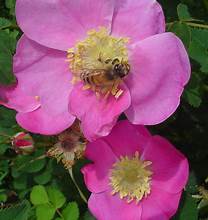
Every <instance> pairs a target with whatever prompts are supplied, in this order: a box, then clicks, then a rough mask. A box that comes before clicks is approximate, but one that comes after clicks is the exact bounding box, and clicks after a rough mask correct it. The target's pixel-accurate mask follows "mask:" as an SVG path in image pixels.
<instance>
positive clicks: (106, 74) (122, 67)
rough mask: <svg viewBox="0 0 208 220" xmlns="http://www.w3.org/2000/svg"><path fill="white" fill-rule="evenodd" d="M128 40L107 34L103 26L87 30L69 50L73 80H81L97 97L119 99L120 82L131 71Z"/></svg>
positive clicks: (120, 91) (120, 92)
mask: <svg viewBox="0 0 208 220" xmlns="http://www.w3.org/2000/svg"><path fill="white" fill-rule="evenodd" d="M127 42H128V39H127V38H116V37H113V36H111V35H109V34H108V32H107V29H106V28H100V29H99V31H95V30H90V31H89V32H87V37H86V39H84V40H83V41H80V42H78V43H77V44H76V45H75V47H74V48H71V49H69V50H68V55H67V58H68V61H69V64H70V65H69V67H70V70H71V72H72V74H73V79H72V83H76V82H78V81H83V83H84V87H83V89H91V90H93V91H95V93H96V95H97V96H98V97H100V96H103V97H105V98H107V97H108V96H109V95H113V96H114V97H115V98H119V97H120V96H121V94H122V93H123V91H122V89H120V88H119V85H120V84H121V82H122V79H123V78H124V77H125V76H127V75H128V73H129V70H130V66H129V64H128V53H127V47H126V44H127Z"/></svg>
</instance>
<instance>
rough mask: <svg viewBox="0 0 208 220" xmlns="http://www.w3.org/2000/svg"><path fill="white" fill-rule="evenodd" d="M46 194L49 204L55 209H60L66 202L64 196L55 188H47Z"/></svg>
mask: <svg viewBox="0 0 208 220" xmlns="http://www.w3.org/2000/svg"><path fill="white" fill-rule="evenodd" d="M47 192H48V197H49V200H50V202H51V203H52V204H53V205H54V206H55V208H56V209H58V208H61V207H62V206H63V205H64V203H65V202H66V198H65V196H64V195H63V193H62V192H61V191H60V190H58V189H57V188H54V187H48V188H47Z"/></svg>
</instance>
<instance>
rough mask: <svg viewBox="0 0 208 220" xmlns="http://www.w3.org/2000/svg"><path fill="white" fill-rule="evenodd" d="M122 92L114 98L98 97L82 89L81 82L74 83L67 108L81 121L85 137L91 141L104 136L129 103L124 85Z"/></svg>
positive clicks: (128, 96) (127, 92)
mask: <svg viewBox="0 0 208 220" xmlns="http://www.w3.org/2000/svg"><path fill="white" fill-rule="evenodd" d="M122 89H123V90H124V92H123V94H122V95H121V96H120V97H119V98H118V99H115V97H113V96H109V97H108V99H104V98H100V99H99V98H98V97H96V95H95V92H93V91H92V90H83V84H81V83H80V84H76V85H75V86H74V89H73V90H72V92H71V95H70V103H69V109H70V112H71V113H72V114H74V115H75V116H77V118H79V119H80V120H81V122H82V124H81V127H82V130H83V133H84V135H85V137H86V138H87V139H88V140H90V141H92V140H95V139H96V138H98V137H101V136H106V135H108V134H109V133H110V131H111V129H112V127H113V126H114V125H115V123H116V121H117V119H118V116H119V115H120V114H121V113H122V112H123V111H125V110H126V109H127V108H128V107H129V105H130V101H131V100H130V95H129V91H128V89H127V88H126V87H125V85H123V86H122Z"/></svg>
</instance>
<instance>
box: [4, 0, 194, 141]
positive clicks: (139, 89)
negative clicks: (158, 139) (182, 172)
mask: <svg viewBox="0 0 208 220" xmlns="http://www.w3.org/2000/svg"><path fill="white" fill-rule="evenodd" d="M16 16H17V22H18V24H19V26H20V28H21V29H22V31H23V32H24V34H23V36H22V38H21V39H20V41H19V43H18V46H17V51H16V55H15V56H14V73H15V76H16V78H17V84H16V85H14V86H13V87H9V88H1V89H0V93H1V94H0V103H2V104H4V105H6V106H7V107H9V108H13V109H16V110H17V112H18V113H17V117H16V118H17V122H18V123H19V124H20V125H21V126H22V127H23V128H25V129H27V130H29V131H31V132H34V133H41V134H46V135H51V134H57V133H59V132H61V131H63V130H65V129H66V128H68V127H69V126H71V125H72V123H73V121H74V120H75V117H77V118H78V119H80V120H81V122H82V124H81V126H82V130H83V132H84V135H85V136H86V137H87V138H88V139H89V140H90V141H91V140H94V139H96V138H98V137H100V136H105V135H108V134H109V132H110V131H111V129H112V127H113V126H114V125H115V123H116V121H117V119H118V117H119V115H120V114H121V113H122V112H124V113H125V114H126V116H127V118H128V119H129V120H130V121H131V122H132V123H134V124H144V125H153V124H158V123H160V122H162V121H164V120H165V119H166V118H168V117H169V116H170V115H171V114H172V113H173V112H174V111H175V110H176V108H177V107H178V105H179V102H180V96H181V94H182V92H183V89H184V86H185V85H186V83H187V82H188V80H189V77H190V63H189V59H188V56H187V53H186V50H185V48H184V46H183V44H182V42H181V41H180V40H179V39H178V38H177V37H176V36H175V35H174V34H172V33H164V32H165V20H164V15H163V11H162V9H161V6H160V5H159V4H158V2H156V1H155V0H117V1H114V0H99V1H96V2H95V1H94V0H77V1H68V0H59V1H58V0H54V1H51V0H33V1H31V0H17V3H16ZM96 74H97V75H96ZM89 75H90V76H89ZM92 75H96V76H93V77H92Z"/></svg>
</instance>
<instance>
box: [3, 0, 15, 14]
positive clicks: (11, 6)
mask: <svg viewBox="0 0 208 220" xmlns="http://www.w3.org/2000/svg"><path fill="white" fill-rule="evenodd" d="M15 2H16V0H6V1H5V4H6V7H7V8H8V9H10V14H11V15H14V14H15Z"/></svg>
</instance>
